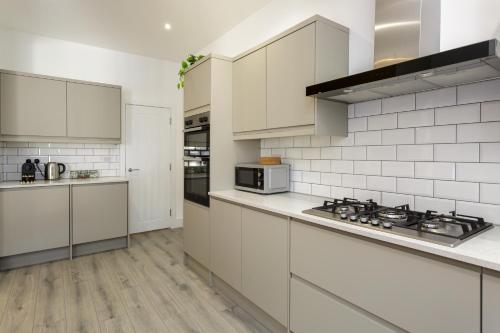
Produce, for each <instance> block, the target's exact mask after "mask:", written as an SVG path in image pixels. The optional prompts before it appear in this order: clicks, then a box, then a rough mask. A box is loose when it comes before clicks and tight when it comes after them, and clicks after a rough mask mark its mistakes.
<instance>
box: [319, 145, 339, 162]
mask: <svg viewBox="0 0 500 333" xmlns="http://www.w3.org/2000/svg"><path fill="white" fill-rule="evenodd" d="M320 155H321V159H328V160H340V159H341V158H342V148H340V147H323V148H321V152H320Z"/></svg>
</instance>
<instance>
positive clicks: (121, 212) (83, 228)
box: [71, 183, 128, 245]
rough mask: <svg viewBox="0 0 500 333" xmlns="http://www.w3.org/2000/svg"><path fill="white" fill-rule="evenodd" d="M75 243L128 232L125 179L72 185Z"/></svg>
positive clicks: (116, 236)
mask: <svg viewBox="0 0 500 333" xmlns="http://www.w3.org/2000/svg"><path fill="white" fill-rule="evenodd" d="M71 197H72V207H73V244H75V245H76V244H82V243H89V242H94V241H100V240H105V239H112V238H118V237H124V236H127V231H128V217H127V216H128V208H127V202H128V199H127V198H128V190H127V184H126V183H115V184H92V185H75V186H72V195H71Z"/></svg>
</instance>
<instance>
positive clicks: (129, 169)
mask: <svg viewBox="0 0 500 333" xmlns="http://www.w3.org/2000/svg"><path fill="white" fill-rule="evenodd" d="M140 170H141V169H132V168H128V172H133V171H140Z"/></svg>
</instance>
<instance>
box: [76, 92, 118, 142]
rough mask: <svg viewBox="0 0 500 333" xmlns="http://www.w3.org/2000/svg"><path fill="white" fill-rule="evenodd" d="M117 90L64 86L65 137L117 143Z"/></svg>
mask: <svg viewBox="0 0 500 333" xmlns="http://www.w3.org/2000/svg"><path fill="white" fill-rule="evenodd" d="M120 119H121V89H119V88H112V87H104V86H95V85H90V84H80V83H68V136H69V137H75V138H97V139H119V138H120V130H121V122H120Z"/></svg>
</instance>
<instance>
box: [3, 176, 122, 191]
mask: <svg viewBox="0 0 500 333" xmlns="http://www.w3.org/2000/svg"><path fill="white" fill-rule="evenodd" d="M122 182H128V179H127V178H125V177H100V178H87V179H59V180H37V181H36V182H34V183H27V184H25V183H21V182H20V181H7V182H0V190H1V189H12V188H27V187H39V186H68V185H85V184H102V183H122Z"/></svg>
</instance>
